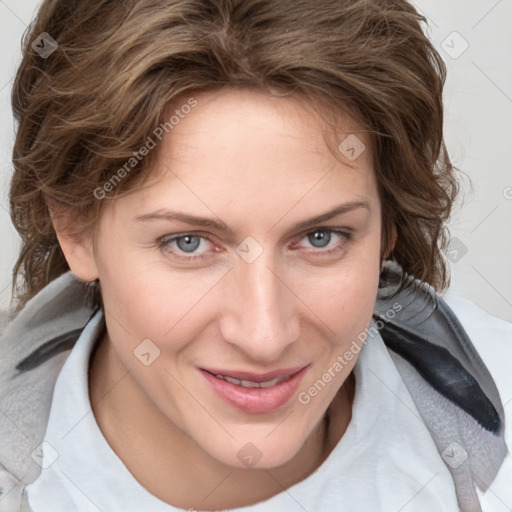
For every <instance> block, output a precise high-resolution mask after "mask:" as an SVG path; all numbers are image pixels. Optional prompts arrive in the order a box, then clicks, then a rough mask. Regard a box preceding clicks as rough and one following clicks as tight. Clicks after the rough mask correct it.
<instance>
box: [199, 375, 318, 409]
mask: <svg viewBox="0 0 512 512" xmlns="http://www.w3.org/2000/svg"><path fill="white" fill-rule="evenodd" d="M308 368H309V365H306V366H302V367H298V368H291V369H288V370H279V371H276V372H271V373H266V374H260V375H258V374H253V373H252V374H251V373H243V372H231V371H230V372H228V371H224V372H223V371H220V370H214V371H210V370H205V369H200V371H201V374H202V375H203V376H204V377H205V378H206V380H207V382H208V384H209V386H210V388H211V389H213V391H214V392H215V394H216V395H217V396H218V397H219V398H220V399H221V400H222V401H223V402H225V403H227V404H229V405H230V406H232V407H234V408H236V409H238V410H241V411H243V412H246V413H250V414H262V413H267V412H271V411H275V410H276V409H279V408H280V407H283V406H284V405H285V404H286V403H288V402H289V400H290V399H291V398H292V396H293V395H294V394H295V393H296V391H297V388H298V387H299V385H300V382H301V380H302V378H303V376H304V374H305V373H306V371H307V369H308ZM226 374H227V375H226Z"/></svg>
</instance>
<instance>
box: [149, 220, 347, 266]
mask: <svg viewBox="0 0 512 512" xmlns="http://www.w3.org/2000/svg"><path fill="white" fill-rule="evenodd" d="M318 231H322V232H325V233H330V234H333V233H334V234H336V235H339V236H340V237H341V240H340V241H339V242H338V243H337V244H335V245H334V246H333V247H332V248H331V249H329V250H325V251H321V250H319V251H315V250H314V248H310V249H313V250H312V251H311V250H309V251H307V252H308V253H311V252H313V253H316V255H318V256H320V257H322V256H327V255H331V254H334V253H337V252H339V251H340V250H341V249H343V248H344V247H345V245H346V244H347V243H348V242H349V241H350V240H351V238H352V233H350V232H348V231H341V230H338V229H333V228H327V227H320V228H315V229H313V230H311V231H308V232H306V233H304V234H303V235H302V236H301V238H300V239H299V241H300V240H302V239H303V238H305V237H307V236H308V235H310V234H313V233H316V232H318ZM186 236H190V237H199V238H202V239H205V240H208V241H209V242H210V243H213V242H212V241H211V240H210V239H209V238H208V237H207V236H204V235H201V234H199V233H193V232H191V233H180V234H179V235H172V236H169V235H166V236H164V237H162V238H160V239H159V240H158V247H159V248H160V249H161V250H162V251H163V252H165V253H168V254H171V255H173V256H175V257H177V258H179V259H180V260H182V261H184V262H187V261H192V260H194V261H199V260H202V259H204V258H207V257H209V255H208V254H207V253H205V254H198V255H195V256H182V255H179V254H177V253H176V252H174V251H173V250H170V248H169V244H170V243H171V242H174V241H175V240H179V239H180V238H184V237H186Z"/></svg>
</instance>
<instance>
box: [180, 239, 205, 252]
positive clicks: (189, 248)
mask: <svg viewBox="0 0 512 512" xmlns="http://www.w3.org/2000/svg"><path fill="white" fill-rule="evenodd" d="M175 240H176V244H177V246H178V248H179V250H180V251H184V252H193V251H195V250H196V249H197V248H198V247H199V244H200V243H201V240H200V238H199V237H198V236H197V235H185V236H180V237H179V238H175ZM180 242H183V243H180Z"/></svg>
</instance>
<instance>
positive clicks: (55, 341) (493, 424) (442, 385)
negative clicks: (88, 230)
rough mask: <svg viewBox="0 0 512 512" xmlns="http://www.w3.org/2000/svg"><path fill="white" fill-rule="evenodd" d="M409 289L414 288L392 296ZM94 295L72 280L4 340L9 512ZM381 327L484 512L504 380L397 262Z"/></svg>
mask: <svg viewBox="0 0 512 512" xmlns="http://www.w3.org/2000/svg"><path fill="white" fill-rule="evenodd" d="M401 280H404V281H406V284H407V285H408V286H406V287H405V288H404V289H403V290H402V291H400V292H399V293H398V294H397V295H396V294H395V295H394V296H393V297H391V293H392V292H396V291H397V289H398V286H399V284H400V282H401ZM84 290H85V288H84V283H83V282H81V281H80V280H79V279H77V278H76V277H75V276H74V275H73V274H71V272H67V273H66V274H63V275H62V276H60V277H59V278H58V279H56V280H54V281H53V282H51V283H50V284H49V285H48V286H46V287H45V288H44V289H43V290H42V291H41V292H40V293H39V294H38V295H36V296H35V297H34V298H33V299H31V300H30V301H29V302H28V303H27V305H26V306H25V307H24V308H23V309H22V310H21V311H20V312H19V313H18V314H17V316H16V317H15V318H13V319H10V321H9V322H8V323H7V325H6V326H4V327H3V328H2V331H1V332H0V353H1V359H0V512H7V511H8V512H18V511H21V512H30V508H29V505H28V501H27V496H26V492H25V486H26V485H28V484H29V483H31V482H33V481H34V480H35V479H36V478H37V477H38V476H39V474H40V472H41V467H40V465H39V464H38V457H40V455H41V454H40V445H41V443H42V441H43V439H44V435H45V432H46V425H47V423H48V417H49V413H50V406H51V402H52V396H53V389H54V386H55V381H56V379H57V376H58V374H59V372H60V370H61V368H62V366H63V364H64V362H65V360H66V358H67V356H68V355H69V352H70V350H71V349H72V347H73V345H74V343H75V342H76V340H77V339H78V337H79V335H80V333H81V331H82V330H83V328H84V327H85V325H86V324H87V322H88V321H89V319H90V318H91V316H92V315H93V313H94V312H95V311H93V308H92V307H91V306H90V305H88V304H87V303H86V301H85V293H84ZM396 303H398V304H400V306H401V308H400V310H399V311H396V310H395V308H393V307H392V305H393V304H396ZM389 311H394V313H393V315H391V317H390V315H389ZM374 321H375V326H376V328H378V329H379V331H380V334H381V336H382V339H383V340H384V342H385V344H386V346H387V348H388V350H389V352H390V355H391V357H392V359H393V361H394V363H395V364H396V367H397V369H398V371H399V373H400V375H401V376H402V378H403V380H404V382H405V384H406V386H407V388H408V390H409V392H410V394H411V396H412V398H413V400H414V402H415V404H416V406H417V408H418V411H419V412H420V414H421V416H422V419H423V421H424V422H425V424H426V426H427V427H428V429H429V431H430V433H431V435H432V438H433V439H434V441H435V444H436V446H437V448H438V450H439V453H440V454H443V455H444V456H443V460H445V461H446V460H447V451H449V450H453V447H454V446H458V447H459V449H463V450H465V452H466V453H467V458H466V460H465V461H464V462H463V463H462V464H460V465H458V466H457V467H452V465H450V464H448V463H447V467H448V469H449V470H450V472H451V474H452V477H453V481H454V487H455V491H456V495H457V500H458V503H459V507H460V510H461V511H462V512H481V510H482V509H481V506H480V503H479V500H478V496H477V493H476V487H478V488H480V489H481V490H482V491H485V490H487V488H488V487H489V486H490V485H491V483H492V482H493V480H494V479H495V477H496V475H497V474H498V472H499V470H500V467H501V466H502V464H503V461H504V459H505V456H506V454H507V447H506V444H505V440H504V431H505V417H504V413H503V406H502V403H501V400H500V396H499V393H498V390H497V388H496V385H495V383H494V380H493V379H492V377H491V375H490V374H489V372H488V370H487V368H486V367H485V365H484V363H483V362H482V360H481V358H480V356H479V355H478V354H477V352H476V350H475V348H474V347H473V345H472V343H471V341H470V340H469V338H468V336H467V334H466V332H465V331H464V329H463V328H462V326H461V324H460V322H459V321H458V320H457V318H456V317H455V315H454V314H453V312H452V311H451V310H450V308H449V307H448V306H447V304H446V303H445V302H444V301H443V299H442V298H441V297H440V296H439V295H438V294H437V293H436V292H435V291H434V290H433V289H432V288H431V287H429V286H428V285H426V284H425V283H422V282H420V281H418V280H414V279H412V278H411V277H408V276H406V275H404V274H403V272H402V270H401V268H400V267H399V266H398V265H397V264H396V263H392V262H386V263H385V265H384V266H383V270H382V273H381V279H380V286H379V293H378V298H377V301H376V304H375V309H374ZM448 457H449V454H448Z"/></svg>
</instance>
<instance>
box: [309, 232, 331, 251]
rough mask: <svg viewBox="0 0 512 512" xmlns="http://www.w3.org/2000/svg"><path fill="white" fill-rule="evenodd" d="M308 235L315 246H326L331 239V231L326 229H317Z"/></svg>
mask: <svg viewBox="0 0 512 512" xmlns="http://www.w3.org/2000/svg"><path fill="white" fill-rule="evenodd" d="M307 237H308V241H309V242H310V243H311V244H312V245H313V247H317V248H322V247H326V246H327V245H328V244H329V242H330V241H331V233H330V232H329V231H327V230H325V229H317V230H316V231H314V232H312V233H309V234H308V235H307Z"/></svg>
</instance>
